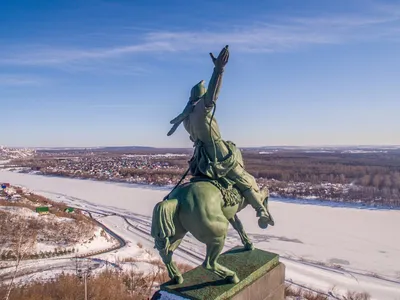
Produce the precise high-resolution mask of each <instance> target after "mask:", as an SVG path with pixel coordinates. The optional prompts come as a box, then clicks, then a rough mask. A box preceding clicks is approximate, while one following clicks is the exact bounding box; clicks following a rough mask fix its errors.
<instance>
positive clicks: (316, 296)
mask: <svg viewBox="0 0 400 300" xmlns="http://www.w3.org/2000/svg"><path fill="white" fill-rule="evenodd" d="M285 297H293V298H294V299H299V300H300V299H301V300H329V299H330V297H328V296H327V295H326V293H324V292H322V291H321V292H318V293H317V292H312V291H310V290H306V289H302V288H293V287H292V286H290V285H287V286H286V289H285ZM370 299H371V296H370V295H369V294H367V293H359V292H347V294H346V295H345V296H343V297H342V298H341V299H340V300H370Z"/></svg>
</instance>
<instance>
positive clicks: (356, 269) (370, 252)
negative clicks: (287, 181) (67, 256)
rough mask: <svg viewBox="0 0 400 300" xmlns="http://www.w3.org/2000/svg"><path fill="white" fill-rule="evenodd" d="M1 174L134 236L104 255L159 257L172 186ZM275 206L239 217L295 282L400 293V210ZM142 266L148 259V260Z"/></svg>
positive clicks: (186, 250)
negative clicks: (155, 220) (164, 207)
mask: <svg viewBox="0 0 400 300" xmlns="http://www.w3.org/2000/svg"><path fill="white" fill-rule="evenodd" d="M0 181H5V182H10V183H11V184H13V185H21V186H25V187H27V188H29V189H31V190H32V191H34V192H36V193H38V194H41V195H43V196H46V197H49V198H51V199H53V200H56V201H62V202H66V203H69V204H70V205H71V206H72V205H73V206H76V207H81V208H84V209H87V210H89V211H92V212H93V215H94V217H95V218H96V219H97V220H99V221H100V222H102V223H103V224H104V225H106V226H108V227H109V228H110V229H111V230H113V231H114V232H115V233H117V234H118V235H120V236H121V237H123V238H124V239H125V240H126V241H127V245H126V246H125V247H123V248H122V249H120V250H117V251H115V252H113V253H109V254H104V255H100V256H99V258H100V259H103V260H106V261H108V262H118V260H120V259H122V258H124V257H137V258H138V261H146V260H148V261H151V260H152V259H157V258H158V256H157V253H156V251H155V250H154V249H153V248H152V247H153V241H152V239H151V237H150V236H149V232H150V222H151V215H152V210H153V207H154V205H155V204H156V203H157V202H159V201H161V200H162V198H163V197H164V196H165V195H166V193H167V191H165V190H162V189H153V188H151V187H144V186H143V187H138V186H134V185H130V184H123V183H110V182H98V181H90V180H76V179H68V178H58V177H45V176H37V175H30V174H21V173H13V172H9V171H5V170H2V171H0ZM270 210H271V212H272V213H273V215H274V218H275V220H276V225H275V226H274V227H270V228H268V229H267V230H262V229H260V228H258V225H257V219H256V217H255V212H254V211H253V210H252V209H251V208H250V207H248V208H246V209H245V210H244V211H242V212H240V213H239V217H240V218H241V220H242V222H243V225H244V227H245V230H246V231H247V233H248V235H249V236H250V238H251V239H252V240H253V242H254V243H255V246H256V247H258V248H261V249H265V250H267V251H271V252H275V253H278V254H280V255H281V261H282V262H283V263H284V264H285V265H286V267H287V268H286V280H287V281H288V282H294V283H296V284H299V285H304V286H309V287H312V288H316V289H320V290H324V291H326V292H327V291H332V290H333V291H334V292H335V293H339V292H341V291H347V290H351V291H360V292H363V291H366V292H368V293H370V294H371V296H372V297H373V299H379V300H382V299H388V300H391V299H400V259H399V257H400V238H399V234H398V228H400V211H398V210H365V209H363V210H362V209H356V208H341V207H336V208H332V207H324V206H317V205H301V204H299V203H284V202H280V201H274V200H273V199H272V201H271V204H270ZM111 214H113V215H111ZM238 244H240V240H239V237H238V235H237V234H236V232H234V231H233V230H230V232H229V236H228V238H227V241H226V246H225V249H224V250H227V249H229V248H231V247H233V246H236V245H238ZM142 245H143V246H142ZM180 249H181V250H180V251H177V252H176V256H175V257H176V258H175V259H176V260H177V261H183V262H185V261H187V262H188V263H190V264H198V263H200V262H201V260H202V259H203V258H204V250H205V248H204V245H202V244H200V243H199V242H197V241H196V240H195V239H193V238H192V237H191V236H190V235H188V236H187V237H186V238H185V241H184V243H182V245H181V247H180ZM100 261H101V260H100ZM97 263H98V264H100V263H99V261H97ZM135 266H136V267H139V268H142V267H143V268H145V267H146V266H144V265H141V263H136V264H135ZM55 269H57V268H55Z"/></svg>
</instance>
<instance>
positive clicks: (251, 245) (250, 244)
mask: <svg viewBox="0 0 400 300" xmlns="http://www.w3.org/2000/svg"><path fill="white" fill-rule="evenodd" d="M244 249H245V250H254V245H253V243H248V244H245V245H244Z"/></svg>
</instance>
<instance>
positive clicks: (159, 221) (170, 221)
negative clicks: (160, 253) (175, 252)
mask: <svg viewBox="0 0 400 300" xmlns="http://www.w3.org/2000/svg"><path fill="white" fill-rule="evenodd" d="M177 210H178V200H177V199H169V200H165V201H161V202H159V203H157V204H156V206H155V207H154V209H153V218H152V222H151V236H152V237H153V238H154V239H155V247H156V248H157V249H158V250H162V249H165V250H167V249H168V246H169V239H168V238H170V237H172V236H174V235H175V230H176V228H175V223H174V219H175V215H176V213H177Z"/></svg>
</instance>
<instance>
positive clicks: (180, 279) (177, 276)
mask: <svg viewBox="0 0 400 300" xmlns="http://www.w3.org/2000/svg"><path fill="white" fill-rule="evenodd" d="M174 281H175V283H176V284H182V283H183V277H182V275H176V276H175V277H174Z"/></svg>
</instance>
